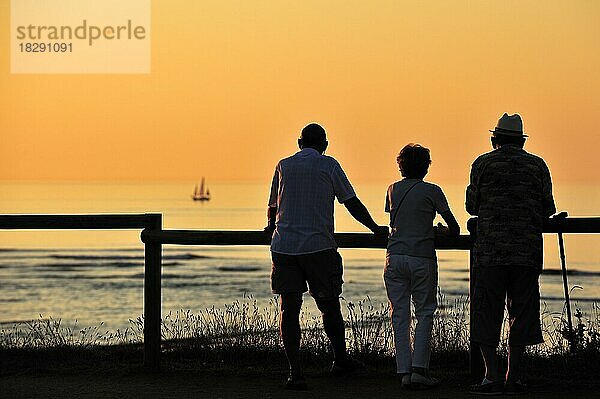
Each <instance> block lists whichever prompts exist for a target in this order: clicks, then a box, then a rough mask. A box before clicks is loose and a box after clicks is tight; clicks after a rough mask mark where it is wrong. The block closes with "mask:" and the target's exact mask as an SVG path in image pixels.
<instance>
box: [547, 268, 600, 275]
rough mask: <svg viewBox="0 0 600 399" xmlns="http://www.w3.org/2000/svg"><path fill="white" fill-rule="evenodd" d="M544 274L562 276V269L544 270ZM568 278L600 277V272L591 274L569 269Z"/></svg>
mask: <svg viewBox="0 0 600 399" xmlns="http://www.w3.org/2000/svg"><path fill="white" fill-rule="evenodd" d="M542 274H546V275H550V276H556V275H562V269H544V270H542ZM567 275H568V276H600V272H590V271H586V270H579V269H567Z"/></svg>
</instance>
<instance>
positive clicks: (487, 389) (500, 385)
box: [469, 378, 504, 396]
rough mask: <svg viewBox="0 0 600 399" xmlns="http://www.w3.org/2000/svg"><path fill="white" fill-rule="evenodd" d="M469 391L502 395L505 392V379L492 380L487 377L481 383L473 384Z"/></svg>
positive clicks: (479, 393) (475, 393) (477, 393)
mask: <svg viewBox="0 0 600 399" xmlns="http://www.w3.org/2000/svg"><path fill="white" fill-rule="evenodd" d="M469 393H472V394H474V395H488V396H494V395H502V394H503V393H504V381H490V380H488V379H487V378H485V379H484V380H483V381H482V382H481V384H475V385H471V386H470V387H469Z"/></svg>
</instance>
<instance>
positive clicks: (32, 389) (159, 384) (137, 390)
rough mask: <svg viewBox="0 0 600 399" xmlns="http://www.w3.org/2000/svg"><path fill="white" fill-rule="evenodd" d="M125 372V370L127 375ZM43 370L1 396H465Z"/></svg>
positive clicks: (384, 386)
mask: <svg viewBox="0 0 600 399" xmlns="http://www.w3.org/2000/svg"><path fill="white" fill-rule="evenodd" d="M128 374H129V375H128ZM128 374H123V373H121V374H119V373H118V372H117V373H107V372H104V373H93V372H90V371H85V372H82V373H79V374H77V373H69V374H66V375H61V374H56V373H48V374H39V373H38V374H36V375H12V376H7V375H4V376H1V377H0V397H2V398H70V397H78V398H142V397H143V398H353V399H354V398H369V399H373V398H396V397H402V398H407V399H410V398H464V397H472V396H470V395H468V394H467V393H466V387H465V385H464V384H460V385H455V384H452V382H451V381H446V382H445V383H444V385H443V386H442V387H441V388H439V389H437V390H434V391H427V392H415V391H406V390H403V389H401V388H400V386H399V385H398V382H397V381H395V380H394V379H393V378H390V376H389V375H386V376H378V375H367V376H359V377H354V378H345V379H332V378H330V377H327V376H322V375H314V376H309V378H308V382H309V384H310V388H311V389H310V390H309V391H306V392H290V391H286V390H284V389H282V376H281V375H280V374H278V373H268V374H260V373H245V374H239V375H231V374H230V373H217V372H210V373H207V372H193V371H185V372H179V371H178V372H174V371H172V372H164V373H162V374H159V375H145V374H142V373H139V372H137V373H128ZM520 397H528V398H568V397H571V398H573V397H576V398H578V399H579V398H598V397H600V390H598V389H584V388H581V389H577V390H575V391H574V390H573V389H569V388H566V387H560V386H538V387H537V388H535V392H534V393H532V394H529V395H523V396H520Z"/></svg>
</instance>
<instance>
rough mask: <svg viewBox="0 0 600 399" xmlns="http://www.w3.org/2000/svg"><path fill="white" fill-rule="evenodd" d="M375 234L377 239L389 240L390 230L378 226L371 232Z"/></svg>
mask: <svg viewBox="0 0 600 399" xmlns="http://www.w3.org/2000/svg"><path fill="white" fill-rule="evenodd" d="M371 231H372V232H373V234H375V237H376V238H386V239H387V238H388V236H389V235H390V229H389V228H388V227H387V226H377V227H375V228H374V229H373V230H371Z"/></svg>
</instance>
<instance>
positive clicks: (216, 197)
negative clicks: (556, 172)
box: [0, 180, 600, 330]
mask: <svg viewBox="0 0 600 399" xmlns="http://www.w3.org/2000/svg"><path fill="white" fill-rule="evenodd" d="M268 183H269V182H259V183H256V182H211V181H210V180H209V181H208V187H209V188H210V191H211V194H212V199H211V201H207V202H200V201H192V199H191V194H192V192H193V190H194V185H195V182H47V181H46V182H0V190H1V192H2V194H3V195H1V196H0V212H1V213H2V214H36V213H45V214H49V213H59V214H81V213H84V214H91V213H111V214H112V213H145V212H159V213H162V214H163V225H164V228H165V229H209V230H261V229H262V228H263V227H264V226H265V223H266V204H267V197H268V188H269V187H268ZM389 183H390V182H354V186H355V189H356V191H357V194H358V196H359V198H360V199H361V200H362V201H363V202H364V203H365V205H366V206H367V208H368V209H369V210H370V211H371V214H372V215H373V217H374V219H375V220H376V221H377V222H378V223H379V224H387V221H388V218H389V216H388V215H387V214H386V213H384V211H383V207H384V198H385V192H386V189H387V186H388V185H389ZM437 183H438V184H439V185H440V186H442V188H443V190H444V191H445V193H446V195H447V197H448V200H449V202H450V206H451V208H452V210H453V212H454V213H455V215H456V217H457V219H458V220H459V223H460V224H461V228H462V230H463V233H465V232H466V228H465V226H466V221H467V219H468V217H469V216H468V215H467V214H466V213H465V211H464V191H465V184H464V183H447V184H444V183H443V182H437ZM554 192H555V199H556V203H557V208H558V209H559V210H565V211H567V212H568V213H569V215H570V216H597V215H600V188H599V187H598V186H597V185H585V184H557V183H555V189H554ZM436 222H437V220H436ZM335 223H336V231H338V232H366V231H367V230H366V229H365V228H364V227H363V226H362V225H360V224H359V223H358V222H356V221H355V220H354V219H352V217H351V216H350V215H349V214H348V212H347V211H346V209H345V208H344V207H343V206H342V205H339V204H337V203H336V207H335ZM565 246H566V259H567V267H568V270H569V276H568V277H569V289H570V291H571V296H572V299H573V308H575V307H577V308H580V309H581V310H582V311H583V312H584V314H585V313H586V312H587V311H588V310H589V309H590V308H591V306H592V304H593V303H594V301H596V300H599V299H600V251H598V248H599V247H600V235H594V234H589V235H569V234H568V235H565ZM544 247H545V250H544V252H545V266H544V267H545V272H544V274H543V275H542V277H541V280H540V281H541V296H542V302H543V308H544V309H545V310H546V311H547V312H551V313H552V314H560V313H561V312H562V311H563V309H564V293H563V283H562V277H561V274H560V268H561V264H560V259H559V252H558V243H557V237H556V235H555V234H548V235H546V236H545V237H544ZM340 253H341V255H342V257H343V259H344V281H345V284H344V292H343V294H342V295H343V299H344V303H348V302H357V301H361V300H367V301H370V302H371V303H372V304H374V305H376V306H378V305H379V304H385V303H386V302H387V299H386V295H385V289H384V285H383V279H382V271H383V263H384V258H385V251H384V250H377V249H342V250H340ZM143 257H144V253H143V245H142V243H141V241H140V231H139V230H105V231H98V230H87V231H81V230H76V231H67V230H58V231H57V230H54V231H53V230H36V231H25V230H3V231H0V327H2V328H5V327H7V326H9V327H10V326H12V325H14V324H15V323H20V322H26V321H29V320H35V319H39V318H40V317H41V318H49V317H52V318H53V319H55V320H58V319H60V320H61V321H62V322H63V324H65V325H77V326H81V327H84V326H97V325H100V323H103V326H104V327H103V328H106V329H109V330H116V329H124V328H126V327H127V326H129V323H130V321H129V320H130V319H136V318H138V317H140V316H141V315H142V314H143V276H144V274H143V273H144V266H143V260H144V258H143ZM438 263H439V286H440V292H441V293H442V295H443V296H444V298H446V299H447V300H449V301H452V300H454V299H466V298H467V294H468V284H469V282H468V277H469V272H468V268H469V265H468V253H467V252H466V251H438ZM270 269H271V263H270V254H269V248H268V247H266V246H179V245H165V246H164V249H163V269H162V312H163V315H166V314H168V313H169V312H176V311H178V310H181V309H183V310H191V311H192V312H198V311H201V310H203V309H206V308H211V307H213V306H215V307H224V306H225V305H227V304H231V303H232V302H234V301H236V300H248V298H251V300H256V301H257V303H258V304H259V306H270V305H269V304H270V303H272V301H273V299H274V296H273V294H272V293H271V291H270V284H269V274H270ZM305 298H306V301H305V303H306V306H307V308H308V309H309V311H311V310H312V311H314V312H315V314H317V312H316V309H315V308H314V305H313V303H312V302H313V301H312V300H311V299H310V298H309V297H308V296H306V297H305ZM75 323H76V324H75Z"/></svg>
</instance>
